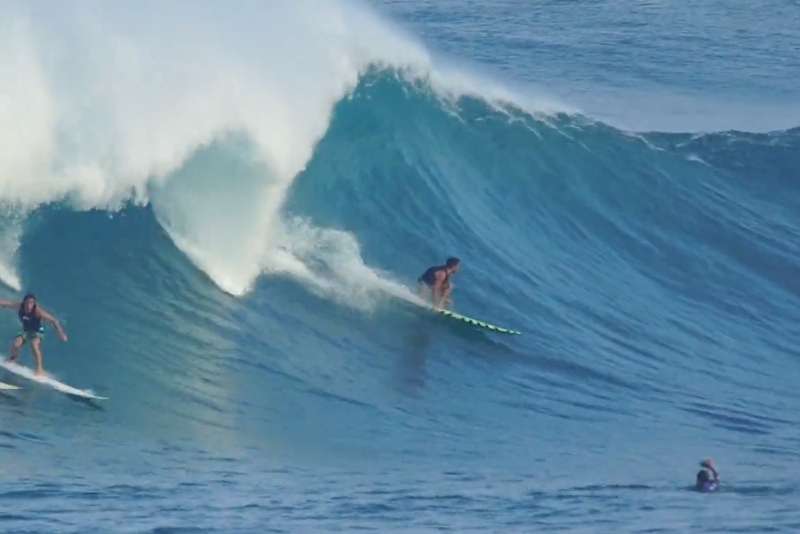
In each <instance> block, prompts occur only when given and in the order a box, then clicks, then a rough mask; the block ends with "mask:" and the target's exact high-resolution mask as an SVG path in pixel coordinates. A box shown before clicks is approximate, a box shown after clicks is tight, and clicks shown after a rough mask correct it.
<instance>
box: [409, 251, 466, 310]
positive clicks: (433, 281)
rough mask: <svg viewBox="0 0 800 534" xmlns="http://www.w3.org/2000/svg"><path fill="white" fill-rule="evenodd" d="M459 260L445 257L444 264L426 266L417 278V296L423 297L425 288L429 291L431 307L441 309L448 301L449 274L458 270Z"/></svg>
mask: <svg viewBox="0 0 800 534" xmlns="http://www.w3.org/2000/svg"><path fill="white" fill-rule="evenodd" d="M460 263H461V260H459V259H458V258H453V257H450V258H447V261H446V262H445V264H444V265H436V266H433V267H430V268H428V270H426V271H425V272H424V273H422V275H420V277H419V278H418V279H417V284H418V287H419V291H418V293H419V297H420V298H421V299H424V298H425V290H426V288H427V289H428V290H430V292H431V298H432V300H433V307H434V308H436V309H439V310H440V309H442V308H443V307H444V306H446V305H447V304H449V302H450V299H449V297H450V289H451V288H450V275H452V274H453V273H455V272H456V271H458V266H459V264H460Z"/></svg>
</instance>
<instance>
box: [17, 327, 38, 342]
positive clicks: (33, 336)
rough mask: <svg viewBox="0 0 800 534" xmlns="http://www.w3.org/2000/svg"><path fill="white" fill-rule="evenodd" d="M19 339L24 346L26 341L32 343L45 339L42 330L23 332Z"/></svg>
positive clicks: (18, 335)
mask: <svg viewBox="0 0 800 534" xmlns="http://www.w3.org/2000/svg"><path fill="white" fill-rule="evenodd" d="M17 337H21V338H22V343H23V344H24V343H25V342H26V341H30V340H32V339H44V332H42V331H41V330H38V331H35V332H31V331H29V330H21V331H20V332H19V334H17Z"/></svg>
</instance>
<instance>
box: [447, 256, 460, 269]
mask: <svg viewBox="0 0 800 534" xmlns="http://www.w3.org/2000/svg"><path fill="white" fill-rule="evenodd" d="M459 263H461V260H459V259H458V258H454V257H453V256H450V257H449V258H447V262H446V263H445V265H447V266H448V267H455V266H456V265H458V264H459Z"/></svg>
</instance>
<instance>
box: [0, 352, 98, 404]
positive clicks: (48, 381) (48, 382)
mask: <svg viewBox="0 0 800 534" xmlns="http://www.w3.org/2000/svg"><path fill="white" fill-rule="evenodd" d="M0 366H2V367H3V368H4V369H6V370H8V371H11V372H12V373H14V374H15V375H18V376H21V377H23V378H27V379H28V380H33V381H34V382H38V383H40V384H44V385H45V386H50V387H51V388H53V389H55V390H56V391H60V392H61V393H66V394H67V395H75V396H77V397H83V398H85V399H97V400H107V399H108V397H98V396H97V395H95V394H94V393H92V392H91V391H89V390H88V389H77V388H74V387H72V386H69V385H67V384H64V383H63V382H59V381H58V380H56V379H54V378H51V377H49V376H47V375H46V374H45V375H44V376H37V375H36V373H34V372H33V369H28V368H27V367H25V366H24V365H20V364H18V363H16V362H8V361H6V360H5V359H3V360H0Z"/></svg>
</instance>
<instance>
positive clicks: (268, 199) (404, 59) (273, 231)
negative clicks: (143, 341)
mask: <svg viewBox="0 0 800 534" xmlns="http://www.w3.org/2000/svg"><path fill="white" fill-rule="evenodd" d="M0 9H2V12H0V51H2V54H3V56H4V62H3V67H0V69H2V70H0V99H2V100H3V101H5V102H7V103H8V104H7V105H5V106H3V109H4V110H5V111H4V112H3V114H2V115H0V131H2V132H3V133H2V134H0V135H3V138H2V139H0V141H2V146H3V149H0V200H2V202H3V205H5V206H7V207H8V210H7V211H8V213H13V216H10V217H8V216H7V217H6V219H5V220H4V221H3V222H4V224H3V225H2V235H1V236H0V278H2V280H3V281H5V282H6V283H7V284H8V285H10V286H11V287H13V288H15V289H20V281H19V275H18V273H17V272H16V269H15V259H14V258H15V251H16V247H17V245H18V242H19V239H20V236H21V234H22V224H23V222H24V220H25V216H26V214H27V213H29V212H30V211H31V210H34V209H36V207H37V206H39V205H41V204H42V203H52V202H66V203H68V204H69V205H70V206H72V207H73V209H79V210H86V209H95V208H98V209H104V210H116V209H119V208H120V207H121V206H124V205H127V204H130V203H134V204H146V203H150V204H152V206H153V208H154V210H155V213H156V216H157V218H158V220H159V222H160V223H161V224H162V225H163V227H164V228H165V230H166V231H167V232H168V233H169V235H170V236H171V238H172V239H173V241H174V242H175V243H176V245H177V246H179V247H180V248H181V249H182V250H183V251H184V252H185V253H186V254H188V255H189V257H190V258H192V260H193V261H194V262H195V263H196V264H197V265H198V266H199V267H200V268H201V269H203V270H204V271H205V272H206V273H207V274H208V275H209V276H210V277H211V278H212V279H213V280H214V281H215V283H216V284H217V285H218V286H219V287H221V288H222V289H223V290H225V291H227V292H229V293H232V294H235V295H241V294H243V293H244V292H246V291H247V290H248V289H249V288H250V287H251V286H252V283H253V281H254V280H255V278H256V277H257V276H258V275H259V274H260V273H262V272H282V273H288V274H291V275H292V276H295V277H299V278H301V279H303V280H305V281H306V282H307V283H310V284H311V286H312V287H314V288H315V289H316V290H319V291H323V292H327V293H329V294H331V295H338V296H339V297H341V298H344V299H350V298H351V297H354V296H355V295H354V292H355V293H362V295H361V297H364V296H365V295H364V294H363V292H364V287H365V286H364V284H366V287H370V286H371V287H372V289H373V290H375V289H377V290H379V291H389V292H391V293H394V294H397V295H406V292H405V290H404V289H402V288H400V287H398V286H397V285H396V284H394V283H392V282H390V281H387V280H384V279H382V278H380V275H379V274H378V273H376V272H374V271H373V270H371V269H369V268H368V267H366V266H365V265H364V264H363V262H362V261H361V260H360V258H359V250H358V244H357V242H356V241H355V238H354V237H353V236H352V235H351V234H349V233H347V232H346V231H339V230H332V229H324V228H315V227H313V226H309V225H308V224H307V223H303V222H300V221H299V220H297V219H295V218H289V219H288V220H285V219H284V218H282V216H281V213H280V211H281V206H282V205H283V203H284V200H285V197H286V193H287V190H288V189H289V188H290V186H291V184H292V182H293V180H294V179H295V177H296V176H297V174H298V173H299V172H301V171H302V169H303V168H304V167H305V165H306V164H307V162H308V160H309V158H310V157H311V155H312V153H313V150H314V146H315V144H316V143H317V141H318V140H319V139H320V138H321V136H323V135H324V134H325V131H326V129H327V128H328V125H329V122H330V117H331V112H332V109H333V106H334V105H335V104H336V103H337V102H339V101H340V100H341V99H342V98H345V97H346V95H347V94H349V92H350V91H351V90H352V89H353V88H354V87H355V86H356V85H357V83H358V80H359V78H360V76H361V75H363V74H364V73H365V72H366V71H367V70H368V69H371V68H381V69H390V70H393V71H394V72H396V73H398V74H400V75H401V76H403V77H404V78H405V79H407V80H417V81H421V82H423V83H425V84H426V86H427V87H429V88H431V89H432V90H434V91H436V92H437V94H438V95H439V98H441V99H442V101H443V102H445V101H447V100H448V99H453V98H458V97H460V96H461V95H464V94H475V95H480V96H481V97H482V98H485V99H486V100H487V101H488V102H496V103H502V102H509V101H516V102H517V105H522V106H528V107H529V108H530V109H531V110H533V107H531V106H533V105H534V104H533V103H532V102H531V101H530V100H529V99H525V98H521V97H519V96H518V95H515V94H513V93H512V92H510V91H508V90H505V89H502V88H501V87H500V86H498V85H495V84H492V83H490V82H486V81H483V80H482V79H481V78H478V77H475V76H470V75H468V74H466V71H459V70H455V69H452V68H448V67H447V66H446V65H439V66H435V65H434V60H433V59H432V58H431V56H430V55H429V54H428V52H427V51H426V50H425V49H424V48H422V47H421V46H420V45H418V44H417V43H416V42H415V41H414V40H413V39H411V38H409V37H408V36H406V35H405V34H404V33H403V32H401V31H400V30H399V29H397V28H395V27H393V26H392V25H391V24H389V23H387V22H386V21H384V20H381V19H379V18H378V17H376V16H375V15H374V14H372V13H371V12H370V11H369V10H368V9H366V8H365V7H364V6H362V5H358V4H353V3H347V2H316V1H298V2H291V3H288V4H285V5H283V4H281V5H278V4H264V5H261V4H255V3H235V4H231V5H225V6H223V5H222V4H219V3H216V2H210V1H207V2H195V3H192V4H191V5H188V4H187V5H186V6H182V7H181V9H173V8H172V7H167V6H166V5H163V4H159V3H157V2H131V3H115V4H108V3H105V2H100V1H92V2H60V3H56V2H38V3H25V2H14V3H11V4H4V5H3V7H2V8H0ZM544 104H545V103H544V101H542V102H541V106H544ZM548 106H550V107H549V109H553V105H552V104H551V103H548ZM542 109H545V108H544V107H542ZM220 146H224V147H225V148H224V150H220V149H219V147H220ZM208 151H212V152H215V153H217V154H220V155H222V157H225V158H226V163H227V165H226V164H221V162H220V161H217V162H216V163H215V162H209V159H208V155H207V153H208ZM225 151H228V154H229V155H228V156H225V155H224V153H225ZM230 151H233V152H234V153H235V154H236V155H235V156H232V155H230ZM204 154H206V155H205V156H204ZM315 261H316V263H319V262H322V263H324V264H325V265H327V270H328V271H329V273H330V275H329V276H327V277H326V276H321V275H320V272H319V269H317V270H316V271H315V269H314V268H313V267H312V264H314V263H315ZM353 280H357V281H358V282H357V283H358V285H359V286H360V287H361V288H360V289H357V288H356V286H355V285H354V284H353V282H352V281H353ZM406 296H407V295H406ZM359 299H360V300H359ZM356 300H357V301H361V302H362V303H363V302H365V301H364V300H363V298H357V299H356Z"/></svg>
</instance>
